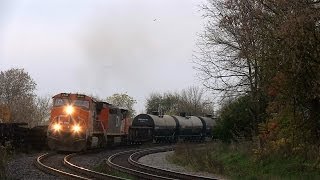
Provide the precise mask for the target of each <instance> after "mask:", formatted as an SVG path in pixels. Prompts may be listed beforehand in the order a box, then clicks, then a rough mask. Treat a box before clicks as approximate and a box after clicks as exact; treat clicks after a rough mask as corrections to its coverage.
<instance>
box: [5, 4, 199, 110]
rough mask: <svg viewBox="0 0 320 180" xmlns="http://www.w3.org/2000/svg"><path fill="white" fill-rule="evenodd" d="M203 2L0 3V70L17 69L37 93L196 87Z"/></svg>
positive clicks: (141, 101)
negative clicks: (26, 75)
mask: <svg viewBox="0 0 320 180" xmlns="http://www.w3.org/2000/svg"><path fill="white" fill-rule="evenodd" d="M204 2H205V1H204V0H134V1H133V0H68V1H66V0H46V1H43V0H1V1H0V70H1V71H4V70H8V69H10V68H24V69H25V71H27V72H28V73H29V74H30V75H31V77H32V78H33V79H34V80H35V82H36V83H37V94H38V95H40V96H53V95H54V94H57V93H60V92H74V93H76V92H78V93H85V94H88V95H95V96H99V97H101V98H105V97H107V96H111V95H112V94H114V93H127V94H128V95H130V96H132V97H133V98H134V99H136V100H137V104H136V105H135V109H136V111H137V112H142V111H143V110H144V105H145V102H146V98H147V97H148V96H149V95H150V94H151V93H154V92H160V93H162V92H167V91H180V90H182V89H184V88H187V87H189V86H200V85H201V83H200V82H199V78H198V77H197V72H196V70H194V68H193V66H195V64H193V63H192V55H193V54H194V51H196V42H197V39H198V34H199V33H201V32H202V31H203V24H204V20H203V18H202V17H201V16H202V12H201V11H200V7H199V6H200V5H202V4H203V3H204Z"/></svg>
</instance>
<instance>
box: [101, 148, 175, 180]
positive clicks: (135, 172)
mask: <svg viewBox="0 0 320 180" xmlns="http://www.w3.org/2000/svg"><path fill="white" fill-rule="evenodd" d="M153 149H155V148H153ZM157 149H162V148H157ZM136 151H137V150H129V151H122V152H119V153H116V154H113V155H112V156H110V157H109V158H108V159H107V160H106V163H107V165H108V166H109V167H111V168H112V169H115V170H118V171H121V172H123V173H126V174H130V175H133V176H136V177H139V178H144V179H162V180H163V179H166V180H173V179H174V178H170V177H165V176H159V175H155V174H150V173H146V172H143V171H139V170H136V169H132V168H128V167H124V166H121V165H119V164H116V163H114V162H113V160H114V159H115V158H117V157H119V156H122V155H124V154H128V153H132V152H136Z"/></svg>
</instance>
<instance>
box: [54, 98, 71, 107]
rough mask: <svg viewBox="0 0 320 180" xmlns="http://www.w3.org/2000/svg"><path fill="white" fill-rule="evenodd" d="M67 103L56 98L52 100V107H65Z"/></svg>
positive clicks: (65, 100)
mask: <svg viewBox="0 0 320 180" xmlns="http://www.w3.org/2000/svg"><path fill="white" fill-rule="evenodd" d="M67 103H68V100H67V99H60V98H57V99H55V100H54V103H53V106H63V105H66V104H67Z"/></svg>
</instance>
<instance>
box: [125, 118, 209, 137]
mask: <svg viewBox="0 0 320 180" xmlns="http://www.w3.org/2000/svg"><path fill="white" fill-rule="evenodd" d="M213 126H214V119H213V118H212V117H211V116H207V117H196V116H186V115H185V113H183V114H181V115H180V116H169V115H159V114H157V113H155V114H139V115H137V116H136V117H135V118H134V119H133V121H132V125H131V126H130V130H129V139H130V140H131V141H133V142H144V141H155V142H161V141H165V142H177V141H178V140H179V139H180V140H183V141H203V140H205V138H212V128H213Z"/></svg>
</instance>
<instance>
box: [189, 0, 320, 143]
mask: <svg viewBox="0 0 320 180" xmlns="http://www.w3.org/2000/svg"><path fill="white" fill-rule="evenodd" d="M319 4H320V2H319V1H315V0H303V1H302V0H297V1H292V0H281V1H271V0H252V1H247V0H218V1H213V0H210V1H209V3H208V5H206V6H204V11H205V13H206V14H205V16H206V17H207V18H208V23H207V25H206V30H205V33H204V34H203V35H202V36H201V37H202V39H201V41H200V43H199V46H200V52H199V54H198V56H197V59H196V60H195V61H196V63H197V64H198V70H199V71H200V72H201V73H202V77H203V80H204V84H205V86H206V87H208V88H209V89H212V90H214V91H217V92H223V93H225V94H226V95H230V94H231V95H239V94H248V95H249V97H250V99H251V100H250V101H251V103H250V104H251V108H250V109H252V110H251V114H252V122H253V124H254V125H253V128H255V130H256V131H257V130H258V128H257V127H258V124H259V123H261V122H265V121H268V119H269V120H272V121H278V122H279V123H281V122H280V121H285V122H286V123H283V124H286V126H288V125H289V126H291V127H292V128H291V131H286V130H284V131H283V133H282V137H284V138H285V139H287V140H288V141H289V140H290V142H291V143H292V144H299V143H305V142H306V140H307V141H309V142H310V144H314V143H320V141H319V139H320V138H319V137H320V120H319V119H320V93H319V87H320V61H319V57H320V43H319V42H320V41H319V40H320V11H319V7H320V5H319ZM265 97H267V98H265ZM264 99H267V100H266V101H267V104H269V107H268V108H266V109H267V110H268V111H269V118H265V119H264V118H262V117H266V116H265V115H264V111H265V110H264V111H263V110H261V109H263V107H264V103H265V102H266V101H265V100H264ZM270 109H273V110H272V111H270ZM280 114H281V116H280ZM276 119H277V120H276ZM280 128H284V129H285V127H280ZM297 129H299V131H300V132H307V133H305V134H304V135H302V136H300V139H299V138H294V137H296V136H295V134H297V133H295V131H296V130H297ZM307 135H308V138H305V137H306V136H307ZM297 139H298V140H299V141H297ZM295 141H296V142H295ZM293 147H294V146H293Z"/></svg>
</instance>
